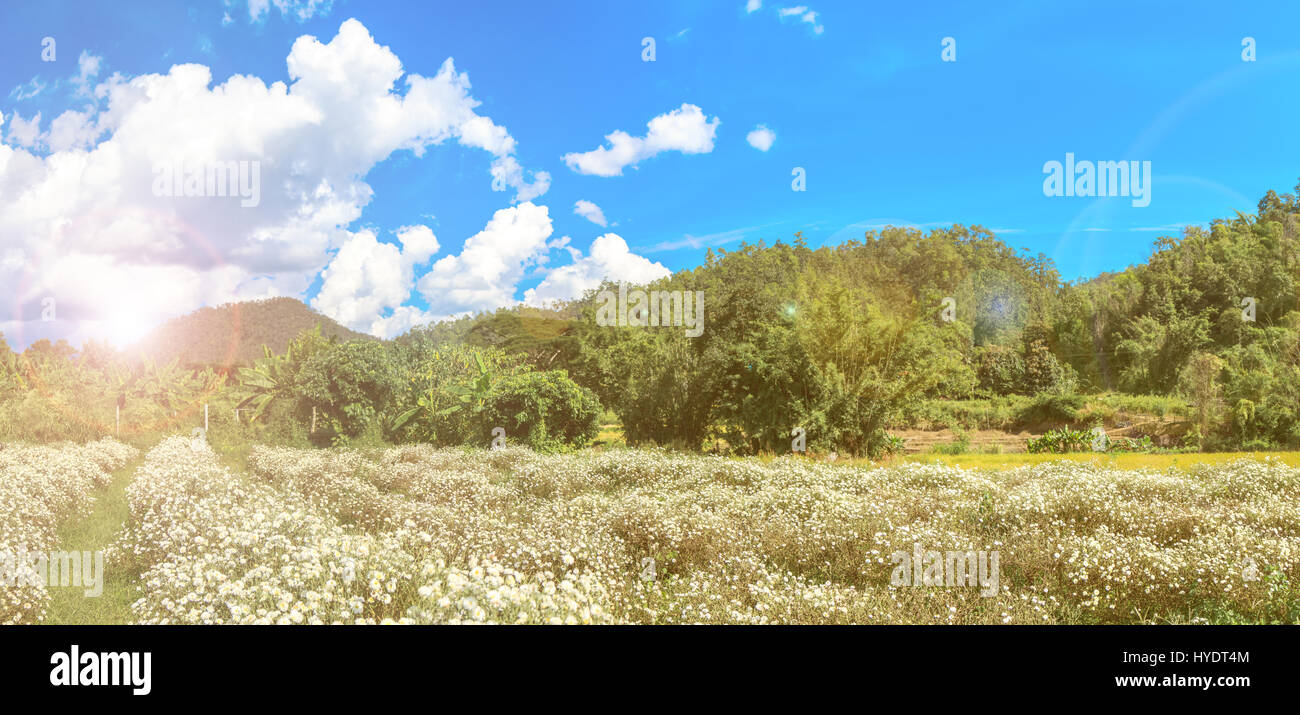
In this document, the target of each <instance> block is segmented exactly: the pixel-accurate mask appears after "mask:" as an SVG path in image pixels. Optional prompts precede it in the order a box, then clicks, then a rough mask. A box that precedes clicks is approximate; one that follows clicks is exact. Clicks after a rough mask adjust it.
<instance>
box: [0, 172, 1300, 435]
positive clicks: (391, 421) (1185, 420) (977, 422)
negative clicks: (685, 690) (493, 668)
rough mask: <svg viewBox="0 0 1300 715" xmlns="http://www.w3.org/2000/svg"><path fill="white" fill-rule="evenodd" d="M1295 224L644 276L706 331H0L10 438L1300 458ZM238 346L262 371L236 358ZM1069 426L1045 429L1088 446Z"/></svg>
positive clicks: (562, 317)
mask: <svg viewBox="0 0 1300 715" xmlns="http://www.w3.org/2000/svg"><path fill="white" fill-rule="evenodd" d="M1298 222H1300V205H1297V203H1296V199H1295V197H1294V196H1293V195H1291V194H1285V195H1277V194H1275V193H1272V192H1270V193H1269V194H1268V195H1267V196H1265V197H1264V199H1262V200H1261V201H1260V202H1259V206H1258V211H1257V212H1256V213H1255V214H1250V215H1247V214H1239V215H1237V216H1235V217H1234V218H1231V219H1223V220H1217V221H1215V222H1213V223H1212V225H1210V226H1209V228H1208V229H1200V228H1195V227H1192V228H1188V229H1187V230H1186V231H1185V232H1184V234H1183V235H1182V236H1177V237H1163V238H1160V239H1159V240H1157V241H1156V243H1155V245H1154V246H1153V253H1152V255H1151V258H1150V259H1149V260H1148V261H1147V262H1146V263H1143V264H1141V265H1136V266H1133V267H1131V268H1129V269H1127V270H1125V271H1123V272H1120V273H1115V274H1108V275H1105V276H1101V277H1098V278H1096V279H1094V280H1090V281H1085V282H1079V283H1065V282H1062V281H1061V279H1060V276H1059V274H1058V272H1057V270H1056V268H1055V267H1054V265H1053V264H1052V262H1051V261H1050V260H1049V259H1048V258H1046V257H1044V256H1041V255H1039V256H1028V255H1025V254H1024V253H1023V252H1021V251H1017V250H1015V249H1013V248H1012V247H1010V246H1008V245H1006V244H1005V243H1003V242H1002V241H1001V240H999V239H998V238H997V237H996V236H994V235H993V234H992V233H991V232H989V231H987V230H985V229H983V228H981V227H979V226H973V227H966V226H960V225H957V226H953V227H950V228H946V229H936V230H933V231H930V232H929V233H922V232H920V231H918V230H915V229H907V228H887V229H885V230H883V231H879V232H874V231H872V232H867V233H866V234H865V235H864V236H863V238H862V239H861V240H852V241H848V242H845V243H843V244H840V245H835V246H823V247H820V248H815V249H814V248H812V247H810V246H808V245H807V244H806V242H805V241H804V239H803V237H802V236H801V235H799V234H795V236H794V238H793V240H792V241H791V242H790V243H781V242H778V243H776V244H774V245H767V244H766V243H762V242H760V243H758V244H756V245H743V246H741V247H740V248H739V249H737V250H735V251H730V252H727V251H716V252H715V251H712V250H711V251H709V253H708V255H707V258H706V260H705V262H704V263H703V264H702V265H700V266H698V267H696V268H694V269H692V270H684V271H679V272H678V273H676V274H674V275H672V276H669V277H667V278H664V279H662V280H660V281H657V282H656V283H654V284H652V285H649V286H644V287H642V288H644V289H645V290H646V291H681V292H682V293H683V294H689V295H692V296H702V298H701V299H700V300H701V301H702V314H703V326H702V330H701V331H698V333H696V332H694V331H692V330H690V329H689V327H687V326H683V325H681V324H677V325H668V326H645V325H641V323H642V322H644V321H643V320H642V318H641V312H639V311H640V309H641V308H644V307H645V306H644V305H639V304H638V305H632V306H631V311H630V314H629V316H628V318H627V319H626V321H625V322H627V323H630V324H627V325H623V326H622V327H619V326H618V325H614V326H610V325H607V324H606V323H608V321H607V320H604V319H602V318H601V315H602V311H608V310H609V309H610V306H609V305H608V301H607V300H606V297H604V296H602V294H601V293H600V291H599V290H593V291H590V292H589V293H588V294H587V295H586V296H584V297H583V298H581V299H578V300H575V301H572V302H569V303H566V304H563V305H559V306H555V307H554V308H552V309H538V308H522V307H517V308H509V309H502V310H499V311H496V312H494V313H490V314H481V315H476V316H470V317H465V318H461V319H459V320H455V321H447V322H442V323H438V324H435V325H430V326H424V327H420V328H417V329H415V330H413V331H411V332H410V333H408V334H406V335H404V336H402V337H400V338H398V339H397V340H394V341H388V342H380V341H376V340H373V339H369V338H365V337H364V336H358V335H357V334H356V333H352V332H351V331H347V330H346V329H344V328H342V327H340V326H338V325H337V324H335V323H333V322H332V321H328V320H327V319H324V318H322V317H321V316H319V315H316V314H315V313H313V312H311V311H310V310H309V309H307V308H306V306H303V305H302V304H301V303H298V302H296V301H293V300H290V299H276V300H272V301H262V302H257V303H251V304H239V305H236V306H223V307H222V308H219V309H204V310H201V311H199V312H198V313H196V314H194V315H192V316H188V317H187V318H184V319H180V320H178V321H173V323H172V324H169V325H168V326H164V328H162V329H160V330H159V331H158V333H157V334H156V335H155V336H154V337H153V338H152V339H151V340H150V341H149V343H148V344H147V345H146V346H145V347H144V349H143V350H142V353H143V354H144V355H145V356H146V357H145V358H143V359H141V358H139V356H138V355H134V354H133V355H120V354H116V353H114V352H113V351H111V350H108V349H107V348H104V347H103V346H101V345H89V346H84V347H83V348H82V349H80V350H74V349H73V348H72V347H71V346H68V345H66V344H50V343H49V342H48V341H41V342H38V343H36V344H34V345H32V346H31V347H30V348H28V349H27V350H25V351H24V352H23V353H22V354H15V353H13V352H12V351H10V350H9V349H8V348H7V346H4V345H3V343H0V436H4V437H9V438H25V439H33V440H47V439H60V438H74V439H82V440H85V439H93V438H96V437H99V436H102V435H105V434H113V433H115V432H117V431H118V430H119V428H118V426H117V425H118V423H117V419H118V414H119V410H120V411H121V412H122V413H123V414H124V415H125V417H124V418H123V419H124V424H126V425H127V431H126V432H125V433H123V437H124V438H130V435H132V434H142V435H143V434H146V433H152V434H155V435H157V434H161V433H163V432H165V431H167V430H168V429H174V428H175V427H177V426H183V427H186V428H189V427H193V426H194V425H196V424H200V421H199V416H200V406H201V405H208V406H209V407H210V408H213V409H215V412H216V417H215V418H213V419H215V420H216V422H215V426H214V429H229V430H231V431H232V434H235V433H238V434H240V435H243V436H244V438H247V439H250V440H253V441H263V442H268V441H269V442H276V443H283V444H297V445H307V444H316V445H326V444H335V445H340V444H349V443H355V442H358V441H360V442H364V443H373V444H380V443H390V444H392V443H405V442H428V443H432V444H435V445H439V446H448V445H456V444H471V445H478V446H487V445H488V444H492V443H496V444H500V443H501V440H505V441H506V442H509V443H522V444H527V445H530V446H533V447H535V448H538V449H544V450H548V451H555V450H566V449H571V448H574V447H580V446H583V445H585V444H588V443H590V441H591V440H592V439H593V438H594V437H595V436H596V434H597V433H598V431H599V428H600V424H601V423H603V422H604V421H606V420H602V419H601V417H602V415H604V414H607V413H612V414H613V415H614V416H616V418H617V420H618V421H619V422H620V423H621V429H622V436H623V439H624V440H625V441H626V442H627V443H628V444H630V445H634V446H636V445H662V446H672V447H677V448H683V449H688V450H705V451H713V452H720V453H730V454H755V453H775V454H781V453H786V452H789V451H791V450H792V449H795V450H798V449H800V448H806V449H807V450H808V451H811V452H823V453H831V452H834V453H838V454H843V455H849V456H862V455H866V456H872V457H878V456H881V455H887V454H890V453H894V452H897V451H899V450H900V449H901V447H902V445H901V440H899V439H898V438H897V437H894V436H891V435H890V433H889V430H891V429H899V428H900V427H902V428H905V427H908V426H918V425H920V424H923V423H924V424H928V425H940V426H947V427H952V428H958V427H960V428H962V429H966V428H970V427H971V426H976V427H981V428H984V427H989V426H992V425H995V424H996V425H997V427H998V428H1001V429H1008V428H1009V429H1021V428H1023V427H1024V426H1025V425H1035V426H1038V427H1042V428H1047V427H1051V426H1057V427H1060V428H1062V429H1064V428H1066V427H1068V428H1070V429H1072V430H1075V431H1080V430H1086V429H1089V427H1090V425H1105V426H1110V425H1112V424H1116V423H1118V422H1126V421H1131V419H1138V420H1139V421H1141V420H1145V419H1147V418H1149V417H1156V419H1159V418H1162V417H1164V416H1165V415H1169V416H1171V417H1177V418H1178V419H1179V420H1180V421H1181V422H1182V425H1181V427H1180V428H1179V429H1178V430H1166V433H1164V434H1161V435H1158V436H1159V437H1160V438H1161V439H1163V440H1165V441H1168V440H1171V439H1175V440H1177V444H1176V445H1173V446H1177V447H1180V448H1183V449H1193V450H1195V449H1199V450H1233V449H1245V450H1260V449H1281V448H1295V447H1297V446H1300V224H1298ZM622 288H625V289H626V288H628V287H627V286H623V287H622ZM631 288H632V289H634V290H633V292H634V293H636V292H638V291H637V290H635V289H636V288H637V287H635V286H632V287H631ZM601 289H603V290H606V291H611V292H612V294H617V293H618V292H619V290H620V286H617V285H614V284H606V285H604V286H601ZM607 295H608V294H607ZM624 307H626V306H620V307H619V310H620V311H622V310H623V309H624ZM616 322H618V321H616ZM304 329H308V330H306V332H303V331H304ZM290 336H296V337H294V338H292V340H291V339H290ZM229 346H234V347H233V352H232V348H230V347H229ZM254 347H256V349H257V350H256V352H255V351H254ZM231 354H233V355H235V356H236V357H237V358H238V361H240V362H243V363H246V364H247V366H246V367H245V368H244V369H242V370H240V371H239V372H237V373H228V372H227V369H226V368H227V366H228V365H229V360H228V359H227V358H226V357H225V356H226V355H231ZM254 358H255V359H254ZM1156 413H1158V415H1157V414H1156ZM1135 429H1136V428H1135ZM1058 436H1059V437H1060V439H1054V440H1048V441H1047V442H1050V443H1052V444H1061V445H1077V444H1079V443H1081V438H1080V437H1079V436H1078V435H1076V434H1074V433H1072V432H1067V431H1062V432H1060V434H1059V435H1058ZM1126 436H1131V437H1133V438H1134V441H1133V443H1132V444H1130V445H1129V448H1131V447H1132V446H1133V445H1138V446H1139V448H1143V447H1141V445H1145V444H1146V442H1143V441H1142V440H1141V438H1142V437H1143V436H1144V435H1143V434H1141V433H1139V432H1134V433H1132V434H1130V435H1126ZM1116 443H1117V444H1119V442H1118V441H1117V442H1116ZM1045 444H1046V443H1045Z"/></svg>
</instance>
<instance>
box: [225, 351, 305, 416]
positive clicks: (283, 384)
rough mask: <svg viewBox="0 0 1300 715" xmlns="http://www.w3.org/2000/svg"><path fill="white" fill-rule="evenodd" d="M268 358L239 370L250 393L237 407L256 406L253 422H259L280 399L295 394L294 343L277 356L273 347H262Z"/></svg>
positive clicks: (241, 379) (242, 383)
mask: <svg viewBox="0 0 1300 715" xmlns="http://www.w3.org/2000/svg"><path fill="white" fill-rule="evenodd" d="M262 352H263V354H264V355H265V357H264V358H262V359H260V360H258V361H257V364H256V365H255V366H254V367H246V368H243V369H241V370H240V371H239V382H240V385H241V387H242V388H243V390H244V391H245V392H248V393H249V394H248V396H247V397H245V398H244V399H243V400H241V401H240V402H239V404H238V405H236V409H241V410H242V409H245V408H252V409H253V416H252V417H251V418H250V419H249V421H250V422H256V421H257V419H258V418H259V417H261V416H262V414H263V413H265V412H266V410H267V408H269V407H270V406H271V405H272V404H274V403H275V402H276V401H277V400H282V399H291V398H292V396H293V394H294V388H295V383H294V373H293V370H292V367H291V365H292V363H293V345H290V346H289V349H288V350H287V351H286V352H285V354H284V355H283V356H278V355H275V354H273V353H272V352H271V349H270V348H269V347H267V346H265V345H263V346H262Z"/></svg>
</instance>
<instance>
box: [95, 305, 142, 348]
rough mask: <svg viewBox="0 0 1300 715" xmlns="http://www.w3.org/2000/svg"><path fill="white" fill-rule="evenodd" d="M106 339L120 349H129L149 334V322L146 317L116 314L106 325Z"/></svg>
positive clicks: (129, 313) (128, 313)
mask: <svg viewBox="0 0 1300 715" xmlns="http://www.w3.org/2000/svg"><path fill="white" fill-rule="evenodd" d="M104 328H105V337H106V338H107V339H108V341H109V342H111V343H112V344H113V345H115V346H117V347H119V348H125V347H129V346H131V345H134V344H135V343H137V342H139V341H140V338H143V337H144V336H145V334H146V333H148V332H149V328H150V325H149V322H148V321H146V320H145V318H144V316H143V315H141V314H139V313H135V312H128V311H123V312H119V313H116V314H114V315H113V316H112V317H110V318H109V319H108V320H107V321H105V324H104Z"/></svg>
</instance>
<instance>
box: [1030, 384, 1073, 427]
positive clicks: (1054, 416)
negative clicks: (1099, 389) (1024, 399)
mask: <svg viewBox="0 0 1300 715" xmlns="http://www.w3.org/2000/svg"><path fill="white" fill-rule="evenodd" d="M1081 407H1083V397H1082V396H1080V395H1060V394H1051V393H1045V392H1044V393H1040V394H1038V395H1035V396H1034V398H1033V400H1032V401H1031V402H1030V403H1029V404H1028V405H1026V406H1025V407H1023V408H1022V409H1021V410H1020V413H1019V414H1017V415H1016V425H1017V426H1020V427H1024V426H1028V425H1038V424H1064V425H1069V424H1075V423H1077V422H1078V421H1079V418H1080V415H1079V409H1080V408H1081Z"/></svg>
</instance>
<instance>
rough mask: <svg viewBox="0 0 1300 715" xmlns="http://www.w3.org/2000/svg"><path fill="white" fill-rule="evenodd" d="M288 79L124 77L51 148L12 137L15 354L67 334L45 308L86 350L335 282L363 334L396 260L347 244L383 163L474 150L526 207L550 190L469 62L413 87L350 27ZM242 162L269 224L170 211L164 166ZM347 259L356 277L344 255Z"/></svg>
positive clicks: (332, 299) (179, 72)
mask: <svg viewBox="0 0 1300 715" xmlns="http://www.w3.org/2000/svg"><path fill="white" fill-rule="evenodd" d="M277 7H278V6H277ZM286 65H287V76H288V82H285V81H274V82H271V83H270V84H267V83H266V82H265V81H264V80H262V79H260V78H258V77H253V76H246V75H235V76H232V77H230V78H228V79H227V80H226V81H225V82H223V83H220V84H215V85H214V84H213V81H212V76H211V71H210V70H209V69H208V68H207V67H205V66H203V65H198V64H184V65H176V66H173V67H172V68H171V69H170V70H169V71H168V72H167V73H166V74H147V75H141V76H137V77H122V76H120V75H116V74H115V75H113V76H112V77H109V78H108V79H105V80H103V81H101V82H99V83H98V84H97V85H95V86H94V88H93V91H88V95H89V96H88V97H87V100H88V104H87V105H86V106H85V107H82V108H79V109H77V110H68V111H66V112H64V113H63V114H60V115H59V116H58V117H56V118H55V119H54V120H53V121H52V122H49V123H48V127H49V129H48V131H46V132H44V133H42V132H41V126H42V124H41V116H40V115H39V114H38V115H35V116H34V117H32V118H30V119H26V118H23V117H22V116H20V115H18V114H16V113H15V114H12V115H10V116H9V117H6V118H5V121H3V122H0V124H3V125H4V127H3V128H4V129H5V130H6V131H5V135H4V136H5V143H2V144H0V256H5V257H6V260H4V261H0V284H3V285H5V286H6V287H10V290H7V291H3V292H0V316H2V317H4V318H11V317H12V319H11V320H9V322H8V323H7V324H6V325H7V328H5V329H6V332H8V333H9V336H10V342H11V343H15V342H17V343H23V342H27V341H26V340H25V339H24V338H23V336H22V335H21V334H18V335H16V334H15V333H21V332H22V331H23V330H25V329H26V330H29V331H32V332H34V331H37V330H41V329H44V328H47V327H49V326H40V325H37V324H33V321H39V319H40V310H39V306H40V301H41V300H42V299H43V298H45V297H54V298H56V299H57V301H58V306H59V310H58V315H59V323H60V324H61V325H63V326H64V327H63V329H64V331H65V333H67V334H69V335H71V334H73V333H74V332H75V330H76V329H77V328H76V325H73V324H70V323H65V322H64V321H65V319H66V320H68V321H72V320H74V316H80V318H79V319H84V320H85V321H90V322H93V321H96V320H101V319H104V320H107V319H108V318H110V317H112V316H107V315H106V314H107V313H109V312H114V313H117V314H121V313H127V314H130V316H131V317H132V319H133V320H136V321H146V322H150V323H156V322H159V321H161V320H163V319H165V318H167V317H171V316H173V315H176V314H180V313H184V312H187V311H189V310H193V309H195V308H197V307H199V306H200V305H203V304H213V303H219V302H224V301H228V300H242V299H246V298H250V297H265V296H267V295H291V296H299V297H301V296H302V295H304V294H305V292H306V290H307V288H308V287H309V286H310V285H311V284H312V283H313V281H314V279H315V277H316V276H317V274H318V273H320V271H321V270H322V269H324V268H325V267H326V266H327V265H329V266H331V267H332V268H333V273H332V274H331V275H332V276H334V278H333V279H332V280H330V281H329V283H330V285H331V286H333V287H332V288H330V291H331V292H330V293H329V295H328V296H327V297H326V298H325V303H323V304H329V305H331V306H332V307H331V309H332V310H335V311H338V312H339V314H340V315H344V314H349V315H354V316H356V317H355V318H354V320H356V321H363V320H364V319H365V317H369V312H370V311H372V308H371V306H370V305H368V304H362V303H358V302H354V303H349V301H348V299H347V297H346V296H347V295H348V293H347V291H346V290H344V289H345V288H347V287H348V286H349V285H360V284H364V282H365V281H369V280H374V278H373V277H374V276H376V275H381V274H382V271H383V270H388V268H384V266H385V265H388V264H385V263H383V261H386V260H391V256H389V257H387V258H385V257H384V255H383V254H384V249H382V248H379V247H378V246H379V245H380V244H375V245H369V244H367V243H366V242H365V239H364V238H361V237H359V236H360V235H361V234H354V233H351V232H349V231H348V230H347V227H348V226H349V225H350V224H352V222H354V221H356V220H357V219H358V218H360V216H361V212H362V210H363V208H364V207H365V206H366V205H367V204H368V203H369V202H370V200H371V197H372V194H373V191H372V189H371V187H370V186H369V185H368V184H367V183H366V182H365V181H364V177H365V176H366V175H367V174H368V173H369V172H370V170H371V169H372V168H373V167H374V166H375V165H376V164H377V163H379V162H381V161H383V160H385V159H387V158H388V157H389V156H391V155H392V154H394V153H395V152H399V151H403V150H405V151H409V152H411V153H412V154H413V155H415V156H417V157H418V156H423V154H424V153H425V152H426V151H427V150H429V149H430V148H431V147H434V146H438V145H441V144H444V143H447V142H456V143H459V144H460V145H462V146H466V147H472V148H476V149H482V150H484V151H485V152H486V153H487V154H488V156H489V157H490V162H489V163H490V166H488V167H487V168H486V169H487V170H486V171H485V172H484V173H485V175H486V176H485V178H487V177H488V176H490V177H491V182H492V187H493V188H494V189H497V190H511V189H513V190H514V191H515V197H514V198H515V200H516V201H526V200H527V199H529V198H532V197H535V196H536V195H538V193H539V192H541V191H545V188H546V186H548V185H549V177H548V176H546V175H545V174H544V173H542V172H539V173H537V174H536V175H531V174H529V172H526V171H525V170H524V169H523V168H522V167H521V166H520V165H519V162H518V160H517V158H516V156H515V152H516V149H517V147H516V143H515V140H514V139H513V138H512V137H511V136H510V134H509V132H507V131H506V129H505V128H504V127H501V126H500V125H497V124H495V123H494V122H493V121H492V120H491V119H490V118H488V117H486V116H483V115H480V114H478V113H477V112H476V108H477V107H478V106H479V102H478V101H477V100H475V99H474V98H473V96H472V95H471V94H470V83H469V79H468V77H467V76H466V75H465V74H464V73H461V72H458V71H457V70H456V68H455V65H454V64H453V62H452V60H451V59H448V60H447V61H446V62H444V63H443V64H442V66H441V67H440V68H439V69H438V71H437V73H436V74H435V75H433V76H431V77H428V76H422V75H419V74H414V73H410V74H408V73H405V72H404V70H403V67H402V64H401V62H400V60H399V59H398V58H397V56H396V55H394V54H393V52H392V51H391V50H390V49H389V48H387V47H385V46H382V45H380V44H378V43H377V42H375V40H374V38H372V37H371V35H370V33H369V31H368V30H367V29H366V28H365V26H363V25H362V24H361V23H360V22H357V21H356V20H348V21H347V22H344V23H342V25H341V26H340V27H339V31H338V33H337V35H336V36H335V37H334V38H332V39H331V40H329V41H328V42H321V41H319V40H317V39H316V38H315V37H311V36H303V37H300V38H298V39H297V41H296V42H294V43H293V46H292V49H291V50H290V52H289V53H288V56H287V59H286ZM79 66H80V68H81V69H80V70H79V75H78V76H83V77H85V78H86V81H87V82H90V78H92V77H94V76H95V75H96V74H97V73H98V72H99V67H100V63H99V60H98V58H93V57H91V56H89V55H83V60H82V61H81V62H79ZM240 161H247V162H257V166H258V167H259V169H258V176H259V177H260V191H261V196H260V202H259V203H258V204H257V206H256V207H252V208H241V207H240V197H237V196H235V197H227V196H208V197H197V196H190V197H183V196H176V197H173V196H159V195H156V194H155V188H156V187H155V177H156V174H155V172H156V170H157V169H159V168H160V167H162V166H167V165H176V164H177V163H179V164H180V165H182V166H189V167H211V166H214V165H217V164H218V163H226V162H240ZM427 230H428V229H427V228H423V227H416V228H415V229H413V231H414V233H410V235H405V234H399V237H402V236H405V237H404V238H403V248H402V255H405V254H406V253H409V254H410V255H411V256H412V258H413V257H415V256H420V255H424V256H425V259H426V260H427V259H428V257H429V256H432V255H433V253H434V252H435V251H436V250H437V249H436V245H437V242H436V239H434V238H433V236H432V232H431V231H430V232H428V234H427V235H426V234H425V233H424V231H427ZM371 241H374V239H373V237H371ZM349 247H350V248H349ZM345 248H346V249H348V251H347V254H348V255H347V256H345V257H344V259H343V260H342V262H339V261H338V257H337V256H334V252H335V251H338V252H340V253H343V252H344V249H345ZM394 250H396V248H395V247H394ZM332 257H333V260H332ZM381 259H382V260H381ZM354 263H356V264H358V265H362V266H364V269H362V268H355V267H353V264H354ZM389 268H391V266H389ZM348 276H353V277H352V278H349V277H348ZM356 276H361V277H359V278H358V277H356ZM349 281H352V282H351V283H350V282H349ZM357 281H360V283H357ZM407 285H408V286H409V285H410V281H409V280H408V282H407ZM392 301H393V298H392V296H388V295H384V296H382V297H381V300H380V303H382V304H383V308H382V309H381V310H380V312H379V313H378V315H379V316H380V317H382V314H383V310H387V309H393V315H389V316H387V318H386V319H387V320H389V321H390V322H393V321H397V322H400V321H401V320H402V319H403V318H402V317H401V316H403V315H406V314H407V313H409V311H402V312H401V313H399V312H398V311H397V310H396V309H395V308H394V306H393V304H392ZM349 306H351V307H349ZM346 311H351V313H348V312H346ZM370 319H371V320H372V324H373V320H374V319H375V318H373V317H371V318H370ZM358 324H359V323H358ZM108 337H110V338H111V337H113V336H112V335H109V336H108Z"/></svg>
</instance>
